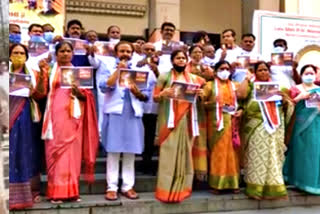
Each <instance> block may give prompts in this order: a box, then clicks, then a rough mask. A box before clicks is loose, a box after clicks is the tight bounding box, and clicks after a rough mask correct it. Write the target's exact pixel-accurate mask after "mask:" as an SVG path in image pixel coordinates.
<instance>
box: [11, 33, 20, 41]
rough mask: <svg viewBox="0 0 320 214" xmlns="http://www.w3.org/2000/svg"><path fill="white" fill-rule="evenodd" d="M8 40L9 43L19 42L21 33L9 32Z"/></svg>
mask: <svg viewBox="0 0 320 214" xmlns="http://www.w3.org/2000/svg"><path fill="white" fill-rule="evenodd" d="M9 41H10V42H11V43H20V42H21V34H9Z"/></svg>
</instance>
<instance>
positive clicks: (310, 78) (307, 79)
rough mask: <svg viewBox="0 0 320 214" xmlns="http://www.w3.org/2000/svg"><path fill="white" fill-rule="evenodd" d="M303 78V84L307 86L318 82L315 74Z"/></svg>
mask: <svg viewBox="0 0 320 214" xmlns="http://www.w3.org/2000/svg"><path fill="white" fill-rule="evenodd" d="M301 78H302V82H304V83H307V84H308V83H309V84H310V83H313V82H314V81H315V80H316V76H315V75H313V74H307V75H303V76H302V77H301Z"/></svg>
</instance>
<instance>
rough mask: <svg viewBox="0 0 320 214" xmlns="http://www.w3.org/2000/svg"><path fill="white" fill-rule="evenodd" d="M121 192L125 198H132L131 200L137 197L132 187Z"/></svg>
mask: <svg viewBox="0 0 320 214" xmlns="http://www.w3.org/2000/svg"><path fill="white" fill-rule="evenodd" d="M121 194H122V195H123V196H125V197H126V198H129V199H132V200H134V199H138V198H139V195H138V193H136V191H134V189H129V190H128V191H126V192H121Z"/></svg>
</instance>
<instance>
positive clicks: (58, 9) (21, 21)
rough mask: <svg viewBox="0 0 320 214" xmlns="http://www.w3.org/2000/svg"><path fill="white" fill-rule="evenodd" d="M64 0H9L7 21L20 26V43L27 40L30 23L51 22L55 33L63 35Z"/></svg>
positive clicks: (41, 23)
mask: <svg viewBox="0 0 320 214" xmlns="http://www.w3.org/2000/svg"><path fill="white" fill-rule="evenodd" d="M64 19H65V0H10V1H9V22H10V23H11V24H18V25H19V26H20V27H21V36H22V41H21V42H22V43H24V44H26V41H28V40H29V36H28V27H29V26H30V25H31V24H40V25H43V24H47V23H49V24H51V25H52V26H53V27H54V28H55V32H54V33H55V35H63V25H64Z"/></svg>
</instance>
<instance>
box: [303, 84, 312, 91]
mask: <svg viewBox="0 0 320 214" xmlns="http://www.w3.org/2000/svg"><path fill="white" fill-rule="evenodd" d="M301 85H302V88H303V90H304V91H306V92H307V91H309V90H310V89H313V88H315V87H314V84H312V85H311V86H310V87H307V86H306V85H305V84H304V83H302V84H301Z"/></svg>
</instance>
